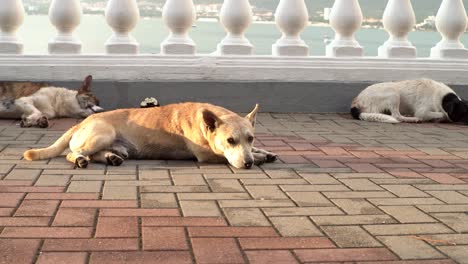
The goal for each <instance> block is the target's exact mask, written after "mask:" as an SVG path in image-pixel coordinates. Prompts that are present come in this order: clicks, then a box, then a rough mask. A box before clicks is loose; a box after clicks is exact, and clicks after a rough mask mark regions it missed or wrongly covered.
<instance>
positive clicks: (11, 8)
mask: <svg viewBox="0 0 468 264" xmlns="http://www.w3.org/2000/svg"><path fill="white" fill-rule="evenodd" d="M23 21H24V7H23V3H22V1H21V0H2V3H1V4H0V30H1V31H0V54H1V53H8V54H20V53H23V44H22V43H21V41H20V39H19V38H18V37H17V35H16V31H17V29H18V28H19V27H20V26H21V24H23Z"/></svg>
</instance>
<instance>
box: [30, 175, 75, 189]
mask: <svg viewBox="0 0 468 264" xmlns="http://www.w3.org/2000/svg"><path fill="white" fill-rule="evenodd" d="M70 178H71V176H64V175H41V176H40V177H39V179H38V180H37V181H36V183H35V184H34V186H67V184H68V183H69V182H70Z"/></svg>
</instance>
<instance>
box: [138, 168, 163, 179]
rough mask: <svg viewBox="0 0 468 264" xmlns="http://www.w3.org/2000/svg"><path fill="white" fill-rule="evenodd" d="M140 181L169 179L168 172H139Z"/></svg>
mask: <svg viewBox="0 0 468 264" xmlns="http://www.w3.org/2000/svg"><path fill="white" fill-rule="evenodd" d="M139 179H140V180H156V179H169V171H168V170H140V173H139Z"/></svg>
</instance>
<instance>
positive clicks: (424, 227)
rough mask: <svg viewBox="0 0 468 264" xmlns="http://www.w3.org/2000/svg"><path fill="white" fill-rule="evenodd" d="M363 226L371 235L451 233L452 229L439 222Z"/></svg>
mask: <svg viewBox="0 0 468 264" xmlns="http://www.w3.org/2000/svg"><path fill="white" fill-rule="evenodd" d="M364 228H365V229H366V230H367V231H369V232H370V233H371V234H373V235H418V234H449V233H453V231H451V230H450V229H448V228H447V227H445V226H444V225H441V224H396V225H388V224H387V225H365V226H364Z"/></svg>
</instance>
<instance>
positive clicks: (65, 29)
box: [49, 0, 82, 54]
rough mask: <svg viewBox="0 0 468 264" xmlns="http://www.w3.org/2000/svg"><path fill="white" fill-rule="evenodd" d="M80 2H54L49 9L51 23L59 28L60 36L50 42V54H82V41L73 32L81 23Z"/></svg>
mask: <svg viewBox="0 0 468 264" xmlns="http://www.w3.org/2000/svg"><path fill="white" fill-rule="evenodd" d="M81 13H82V10H81V4H80V1H79V0H53V1H52V3H51V4H50V8H49V19H50V22H51V23H52V24H53V25H54V26H55V27H56V28H57V31H58V34H57V36H55V37H53V38H52V39H51V40H50V41H49V53H50V54H78V53H81V41H80V39H79V38H77V37H76V36H74V35H73V31H74V30H75V28H76V27H77V26H78V25H79V24H80V21H81Z"/></svg>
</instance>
